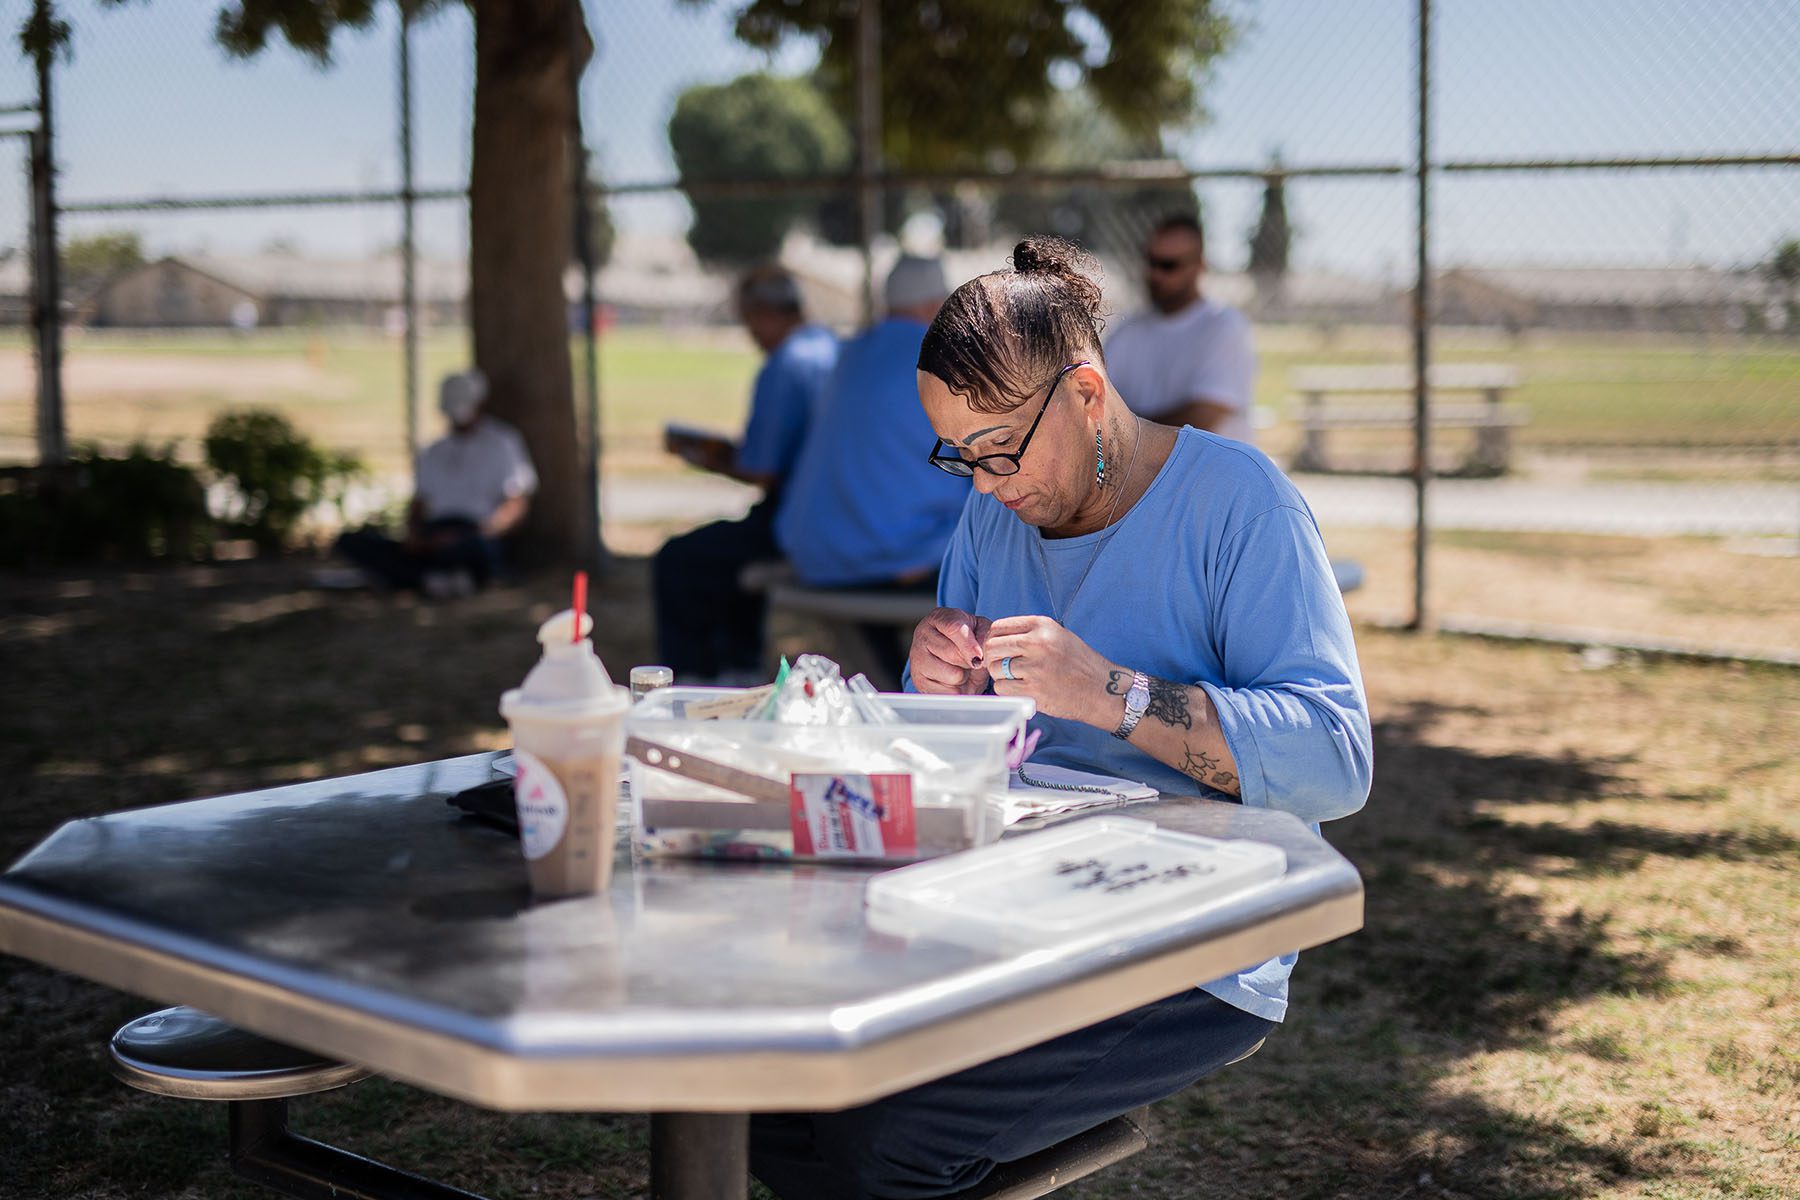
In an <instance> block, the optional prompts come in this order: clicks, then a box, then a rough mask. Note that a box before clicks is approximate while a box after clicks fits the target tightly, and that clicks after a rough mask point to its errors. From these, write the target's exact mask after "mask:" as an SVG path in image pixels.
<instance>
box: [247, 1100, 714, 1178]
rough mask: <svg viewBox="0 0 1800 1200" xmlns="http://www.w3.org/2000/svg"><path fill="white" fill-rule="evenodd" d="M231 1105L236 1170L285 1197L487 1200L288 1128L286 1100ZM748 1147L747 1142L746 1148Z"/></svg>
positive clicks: (255, 1101)
mask: <svg viewBox="0 0 1800 1200" xmlns="http://www.w3.org/2000/svg"><path fill="white" fill-rule="evenodd" d="M229 1108H230V1110H231V1116H230V1126H231V1170H232V1173H233V1174H235V1175H238V1176H240V1177H241V1178H244V1179H248V1180H251V1181H252V1182H254V1183H260V1184H262V1185H263V1186H264V1187H266V1188H270V1189H273V1190H274V1191H277V1192H279V1193H281V1194H282V1195H283V1196H290V1197H293V1198H294V1200H482V1198H481V1197H480V1196H477V1195H476V1194H475V1193H473V1192H465V1191H463V1190H462V1189H461V1188H453V1187H451V1186H450V1185H449V1184H447V1183H438V1182H436V1181H435V1180H431V1179H426V1178H424V1177H422V1176H419V1175H414V1174H412V1173H411V1172H409V1171H402V1170H399V1169H397V1168H395V1167H390V1166H388V1165H386V1164H385V1163H378V1162H374V1161H372V1160H370V1159H367V1158H364V1157H362V1156H361V1155H360V1154H352V1153H350V1152H349V1151H348V1150H340V1149H338V1148H337V1147H336V1146H327V1145H325V1144H324V1143H323V1142H315V1141H313V1140H312V1139H311V1138H306V1137H301V1136H300V1135H299V1134H297V1133H294V1132H293V1131H292V1130H290V1129H289V1128H288V1123H287V1115H288V1108H287V1101H286V1100H233V1101H231V1103H230V1105H229ZM748 1146H749V1143H748V1142H745V1148H746V1152H747V1151H748ZM742 1194H743V1193H741V1192H740V1193H739V1195H740V1196H741V1195H742Z"/></svg>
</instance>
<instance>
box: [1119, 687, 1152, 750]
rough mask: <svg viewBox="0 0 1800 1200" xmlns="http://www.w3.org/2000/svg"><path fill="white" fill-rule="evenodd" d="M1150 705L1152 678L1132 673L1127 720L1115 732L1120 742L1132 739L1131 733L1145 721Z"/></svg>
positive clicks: (1128, 692)
mask: <svg viewBox="0 0 1800 1200" xmlns="http://www.w3.org/2000/svg"><path fill="white" fill-rule="evenodd" d="M1149 705H1150V677H1149V676H1148V675H1146V674H1144V673H1143V672H1142V671H1133V672H1132V673H1131V689H1130V690H1129V691H1127V692H1126V693H1125V719H1124V720H1123V721H1120V722H1119V727H1118V728H1117V729H1115V730H1113V736H1114V737H1116V738H1118V739H1119V740H1120V741H1125V740H1126V739H1128V738H1130V737H1131V731H1132V730H1134V729H1136V728H1137V727H1138V722H1139V721H1141V720H1143V719H1144V709H1146V708H1148V707H1149Z"/></svg>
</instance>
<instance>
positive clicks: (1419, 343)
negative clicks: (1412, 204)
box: [1408, 0, 1431, 632]
mask: <svg viewBox="0 0 1800 1200" xmlns="http://www.w3.org/2000/svg"><path fill="white" fill-rule="evenodd" d="M1418 99H1419V155H1418V162H1417V166H1416V168H1415V170H1416V174H1417V177H1418V202H1419V209H1418V225H1417V229H1416V232H1417V235H1418V243H1417V250H1418V263H1417V278H1416V280H1415V281H1414V284H1413V310H1412V326H1413V611H1412V620H1411V622H1409V624H1408V628H1410V629H1413V630H1415V631H1418V632H1425V631H1427V630H1429V629H1430V628H1431V619H1430V610H1429V607H1428V603H1429V596H1428V594H1427V588H1426V566H1427V561H1426V560H1427V558H1428V546H1429V544H1430V540H1431V529H1430V526H1429V524H1428V523H1427V517H1426V502H1427V500H1428V497H1429V493H1430V491H1431V407H1430V401H1431V0H1419V97H1418Z"/></svg>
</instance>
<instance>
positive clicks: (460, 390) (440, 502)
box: [337, 368, 538, 596]
mask: <svg viewBox="0 0 1800 1200" xmlns="http://www.w3.org/2000/svg"><path fill="white" fill-rule="evenodd" d="M486 399H487V378H486V377H485V376H483V375H482V373H481V372H480V371H477V370H474V369H472V368H471V369H470V370H467V371H464V372H462V373H460V374H456V375H449V376H446V377H445V379H444V382H443V384H442V385H441V387H440V388H439V391H438V407H439V408H441V409H442V410H443V413H444V416H445V417H446V418H447V419H448V420H449V422H450V432H449V433H447V434H446V435H444V436H443V437H441V438H439V439H438V440H437V441H435V442H433V443H431V445H429V446H427V447H425V449H424V450H423V451H422V452H421V453H420V454H419V461H418V468H417V471H416V473H415V475H416V479H415V483H414V488H415V491H414V495H413V499H412V503H411V504H410V505H409V506H408V507H407V510H406V540H405V541H395V540H394V539H393V538H391V537H388V536H387V535H386V534H384V533H382V532H380V531H379V530H375V529H359V530H357V531H355V532H353V533H346V534H345V535H344V536H343V537H340V538H339V539H338V542H337V549H338V553H340V554H342V555H343V556H344V557H345V558H348V559H349V560H350V561H351V562H353V563H355V564H356V565H357V566H358V567H361V568H362V570H363V571H364V573H365V574H367V575H369V576H370V577H371V578H372V579H373V580H374V581H375V582H377V583H381V584H385V585H386V586H388V587H395V588H410V587H416V588H420V589H422V590H423V591H424V592H425V593H426V594H427V595H431V596H446V595H463V594H467V593H469V592H472V591H474V590H475V588H477V587H479V586H480V585H482V584H484V583H486V582H487V581H488V579H489V578H490V577H492V575H493V573H494V571H495V570H496V569H497V568H498V567H499V566H500V560H501V539H502V538H504V537H505V536H506V535H507V534H508V533H510V532H511V531H512V530H514V529H516V528H517V527H518V525H519V522H521V521H523V520H524V519H525V513H526V510H527V509H528V508H529V507H530V504H531V494H532V493H533V492H535V491H536V490H537V482H538V480H537V472H536V471H535V470H534V469H533V468H532V465H531V455H530V454H528V453H527V452H526V449H525V439H524V438H522V437H520V436H519V431H518V430H516V429H514V428H513V427H512V426H511V425H508V424H507V423H506V422H504V421H502V420H500V419H499V418H497V417H490V416H486V415H484V414H483V413H482V411H481V405H482V402H483V401H484V400H486Z"/></svg>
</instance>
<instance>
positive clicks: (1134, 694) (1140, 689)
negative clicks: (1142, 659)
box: [1125, 683, 1150, 708]
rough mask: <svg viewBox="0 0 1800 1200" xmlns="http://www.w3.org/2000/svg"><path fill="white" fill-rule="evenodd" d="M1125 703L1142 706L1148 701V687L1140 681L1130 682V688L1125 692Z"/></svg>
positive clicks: (1136, 706) (1134, 706)
mask: <svg viewBox="0 0 1800 1200" xmlns="http://www.w3.org/2000/svg"><path fill="white" fill-rule="evenodd" d="M1125 703H1127V704H1129V705H1131V707H1133V708H1142V707H1144V705H1146V704H1148V703H1150V689H1149V688H1147V687H1145V686H1144V685H1143V684H1141V683H1135V684H1132V686H1131V690H1130V691H1129V692H1126V693H1125Z"/></svg>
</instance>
